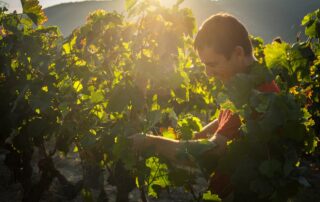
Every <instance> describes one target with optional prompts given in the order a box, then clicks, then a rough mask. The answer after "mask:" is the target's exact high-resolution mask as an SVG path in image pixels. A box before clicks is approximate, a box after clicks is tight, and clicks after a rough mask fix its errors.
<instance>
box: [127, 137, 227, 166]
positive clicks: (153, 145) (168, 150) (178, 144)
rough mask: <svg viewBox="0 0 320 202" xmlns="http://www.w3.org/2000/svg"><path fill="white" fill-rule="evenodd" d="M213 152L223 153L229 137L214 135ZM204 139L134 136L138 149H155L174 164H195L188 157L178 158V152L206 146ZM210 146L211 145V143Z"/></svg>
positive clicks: (136, 148)
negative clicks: (186, 139)
mask: <svg viewBox="0 0 320 202" xmlns="http://www.w3.org/2000/svg"><path fill="white" fill-rule="evenodd" d="M208 141H210V142H211V143H212V144H211V147H210V148H211V149H210V151H208V152H210V153H212V154H217V155H219V154H222V153H223V152H224V151H225V148H226V142H227V139H226V138H225V137H224V136H221V135H214V136H213V137H212V138H211V139H210V140H208ZM207 146H208V145H204V143H203V140H189V141H184V140H172V139H168V138H165V137H161V136H155V135H141V134H137V135H135V137H133V147H134V150H136V151H141V152H143V151H145V149H148V148H150V149H153V150H154V152H155V153H156V154H157V155H160V156H162V157H164V158H166V159H167V160H169V161H170V162H171V163H173V164H177V165H185V166H191V167H192V166H195V164H194V162H192V161H191V160H190V159H186V158H182V159H181V158H178V154H179V153H180V152H183V151H184V150H185V149H186V148H188V147H189V148H204V147H207ZM209 146H210V145H209Z"/></svg>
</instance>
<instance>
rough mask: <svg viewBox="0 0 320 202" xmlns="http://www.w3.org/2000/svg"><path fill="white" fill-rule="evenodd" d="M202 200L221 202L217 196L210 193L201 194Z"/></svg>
mask: <svg viewBox="0 0 320 202" xmlns="http://www.w3.org/2000/svg"><path fill="white" fill-rule="evenodd" d="M202 199H203V200H204V201H216V202H218V201H221V199H220V198H219V196H218V195H216V194H212V193H211V191H207V192H205V193H203V195H202Z"/></svg>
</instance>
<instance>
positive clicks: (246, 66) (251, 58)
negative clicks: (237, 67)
mask: <svg viewBox="0 0 320 202" xmlns="http://www.w3.org/2000/svg"><path fill="white" fill-rule="evenodd" d="M257 61H258V60H257V59H256V57H254V56H253V55H251V56H248V57H246V58H245V59H244V72H245V73H248V72H249V71H250V67H251V65H252V64H253V63H254V62H257Z"/></svg>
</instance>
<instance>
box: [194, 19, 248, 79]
mask: <svg viewBox="0 0 320 202" xmlns="http://www.w3.org/2000/svg"><path fill="white" fill-rule="evenodd" d="M194 47H195V49H196V50H197V51H198V53H199V56H200V59H201V61H202V62H203V63H204V64H205V65H206V71H207V74H208V75H209V76H215V77H217V78H218V79H220V80H222V81H223V82H225V81H227V80H229V79H230V78H231V77H232V76H233V75H235V74H236V73H239V72H244V71H246V68H247V66H248V65H249V64H250V63H252V61H253V60H254V59H253V58H254V57H253V55H252V45H251V41H250V38H249V34H248V31H247V30H246V28H245V27H244V26H243V24H242V23H241V22H239V21H238V20H237V19H236V18H235V17H233V16H231V15H229V14H225V13H219V14H216V15H213V16H211V17H210V18H208V19H207V20H206V21H205V22H204V23H203V24H202V26H201V28H200V30H199V32H198V34H197V36H196V39H195V44H194Z"/></svg>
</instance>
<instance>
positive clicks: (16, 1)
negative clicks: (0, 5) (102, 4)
mask: <svg viewBox="0 0 320 202" xmlns="http://www.w3.org/2000/svg"><path fill="white" fill-rule="evenodd" d="M1 1H2V2H5V3H7V4H9V11H14V10H17V11H18V12H21V11H22V8H21V3H20V0H1ZM76 1H84V0H39V2H40V4H41V5H42V7H43V8H46V7H49V6H53V5H56V4H61V3H65V2H76Z"/></svg>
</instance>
